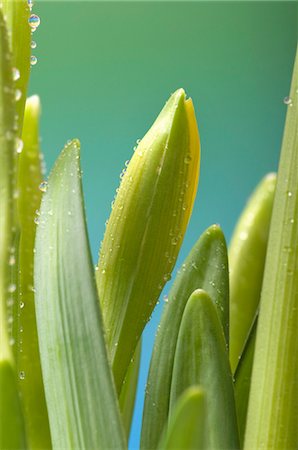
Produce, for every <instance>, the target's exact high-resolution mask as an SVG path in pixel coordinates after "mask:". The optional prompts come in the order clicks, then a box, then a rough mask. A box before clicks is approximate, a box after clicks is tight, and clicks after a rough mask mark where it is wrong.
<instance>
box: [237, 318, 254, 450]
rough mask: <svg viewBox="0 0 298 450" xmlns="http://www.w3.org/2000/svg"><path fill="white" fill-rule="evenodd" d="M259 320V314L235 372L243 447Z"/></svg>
mask: <svg viewBox="0 0 298 450" xmlns="http://www.w3.org/2000/svg"><path fill="white" fill-rule="evenodd" d="M257 322H258V316H257V315H256V316H255V319H254V322H253V326H252V328H251V330H250V333H249V335H248V339H247V340H246V343H245V346H244V349H243V352H242V354H241V358H240V360H239V363H238V365H237V369H236V372H235V401H236V410H237V419H238V427H239V436H240V445H241V448H242V447H243V441H244V434H245V426H246V416H247V408H248V398H249V391H250V382H251V372H252V365H253V358H254V350H255V341H256V334H257Z"/></svg>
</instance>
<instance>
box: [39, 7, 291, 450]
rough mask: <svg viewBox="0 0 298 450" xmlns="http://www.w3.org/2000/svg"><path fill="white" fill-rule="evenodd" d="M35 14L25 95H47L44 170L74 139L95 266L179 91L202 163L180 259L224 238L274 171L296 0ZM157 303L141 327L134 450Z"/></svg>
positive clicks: (48, 9)
mask: <svg viewBox="0 0 298 450" xmlns="http://www.w3.org/2000/svg"><path fill="white" fill-rule="evenodd" d="M34 12H35V13H37V14H39V15H40V17H41V26H40V28H39V29H38V30H37V31H36V33H35V35H34V38H35V40H36V41H37V44H38V47H37V49H36V50H34V54H36V56H37V57H38V64H37V66H36V67H34V68H32V78H31V88H30V91H31V93H38V94H39V95H40V97H41V101H42V106H43V114H42V122H41V136H42V148H43V151H44V153H45V158H46V161H47V165H48V168H51V166H52V164H53V162H54V160H55V158H56V157H57V156H58V154H59V152H60V150H61V149H62V147H63V145H64V143H65V142H66V141H67V140H68V139H70V138H74V137H78V138H79V139H80V141H81V144H82V166H83V172H84V175H83V184H84V193H85V199H86V210H87V217H88V228H89V233H90V242H91V248H92V254H93V258H94V263H95V262H96V259H97V252H98V248H99V243H100V240H101V239H102V237H103V232H104V222H105V220H106V219H107V217H108V215H109V211H110V203H111V201H112V199H113V196H114V193H115V190H116V187H117V186H118V184H119V174H120V172H121V170H122V168H123V167H124V162H125V160H127V159H129V158H130V156H131V154H132V149H133V147H134V145H135V142H136V140H137V139H138V138H140V137H142V136H143V135H144V133H145V132H146V130H147V129H148V128H149V127H150V125H151V124H152V122H153V120H154V119H155V117H156V115H157V114H158V112H159V111H160V109H161V108H162V106H163V104H164V102H165V101H166V100H167V98H168V96H169V95H170V94H171V92H173V91H174V90H176V89H177V88H179V87H184V88H185V90H186V92H187V94H188V95H189V96H191V97H192V99H193V101H194V105H195V109H196V112H197V118H198V123H199V130H200V135H201V146H202V153H201V156H202V159H201V176H200V182H199V190H198V195H197V199H196V202H195V206H194V211H193V216H192V219H191V222H190V224H189V228H188V231H187V234H186V237H185V240H184V244H183V247H182V250H181V253H180V257H179V260H178V265H180V264H181V263H182V261H183V259H184V258H185V256H186V255H187V253H188V251H189V250H190V248H191V246H192V245H193V244H194V242H195V241H196V239H197V238H198V236H199V235H200V233H201V232H202V231H203V230H204V229H205V228H206V227H207V226H209V225H210V224H212V223H220V224H221V226H222V228H223V230H224V232H225V235H226V237H227V240H229V238H230V236H231V232H232V230H233V227H234V224H235V221H236V219H237V217H238V215H239V213H240V211H241V209H242V207H243V205H244V203H245V201H246V200H247V197H248V195H249V194H250V192H251V191H252V189H253V188H254V186H255V185H256V183H258V181H259V180H260V179H261V177H262V176H263V175H264V174H265V173H267V172H270V171H274V170H276V169H277V164H278V156H279V150H280V145H281V139H282V130H283V124H284V119H285V113H286V106H285V105H284V104H283V98H284V97H285V96H286V95H287V94H288V92H289V85H290V76H291V70H292V63H293V59H294V53H295V48H296V42H297V4H296V3H293V2H264V3H262V2H255V3H251V2H247V3H246V2H239V3H237V2H231V3H228V2H219V3H217V2H211V3H207V2H206V3H205V2H198V3H195V2H189V3H188V2H173V3H171V2H164V3H163V2H156V3H155V2H139V3H136V2H131V3H130V2H123V1H121V2H119V3H117V2H98V3H95V2H90V3H88V2H85V1H84V2H65V3H63V2H54V3H50V2H40V3H39V4H36V6H35V7H34ZM169 288H170V283H169V285H167V286H166V288H165V290H164V292H163V293H162V295H165V294H167V292H168V290H169ZM161 309H162V302H161V304H160V305H159V307H158V308H157V310H156V312H155V313H154V315H153V318H152V321H151V322H150V324H149V325H148V326H147V329H146V331H145V334H144V351H143V356H142V369H141V376H140V382H139V391H138V398H137V405H136V414H135V417H134V423H133V429H132V435H131V439H130V448H131V449H132V448H137V447H138V439H139V433H140V425H141V411H142V402H143V392H144V386H145V382H146V373H147V370H148V364H149V358H150V352H151V348H152V344H153V340H154V334H155V330H156V326H157V323H158V321H159V318H160V313H161Z"/></svg>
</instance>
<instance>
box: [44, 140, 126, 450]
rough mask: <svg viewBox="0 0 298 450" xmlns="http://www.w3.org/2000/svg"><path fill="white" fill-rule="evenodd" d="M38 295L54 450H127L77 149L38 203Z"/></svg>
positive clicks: (67, 152)
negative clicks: (91, 247) (88, 230)
mask: <svg viewBox="0 0 298 450" xmlns="http://www.w3.org/2000/svg"><path fill="white" fill-rule="evenodd" d="M35 288H36V317H37V326H38V336H39V347H40V355H41V365H42V373H43V379H44V387H45V393H46V400H47V405H48V413H49V421H50V429H51V436H52V443H53V448H55V449H58V448H80V449H86V450H87V449H102V450H105V449H107V448H114V449H124V448H125V439H124V434H123V431H122V427H121V422H120V414H119V410H118V407H117V399H116V393H115V390H114V386H113V381H112V374H111V371H110V367H109V364H108V358H107V353H106V347H105V341H104V335H103V325H102V319H101V314H100V310H99V303H98V297H97V293H96V284H95V279H94V274H93V268H92V262H91V257H90V251H89V243H88V237H87V231H86V223H85V216H84V207H83V197H82V187H81V172H80V166H79V143H78V141H72V142H71V143H70V144H68V145H67V146H66V147H65V149H64V150H63V152H62V153H61V155H60V157H59V158H58V160H57V162H56V165H55V167H54V169H53V170H52V172H51V175H50V177H49V181H48V190H47V192H46V193H45V195H44V197H43V200H42V205H41V211H40V223H39V226H38V227H37V234H36V254H35Z"/></svg>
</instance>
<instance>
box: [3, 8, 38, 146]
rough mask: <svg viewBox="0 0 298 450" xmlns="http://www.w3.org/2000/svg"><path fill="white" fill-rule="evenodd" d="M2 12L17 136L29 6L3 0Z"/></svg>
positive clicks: (26, 62) (27, 60) (24, 85)
mask: <svg viewBox="0 0 298 450" xmlns="http://www.w3.org/2000/svg"><path fill="white" fill-rule="evenodd" d="M2 7H3V13H4V15H5V18H6V22H7V28H8V30H9V40H10V49H11V52H12V67H13V73H14V75H15V76H14V78H15V83H14V86H13V88H14V89H13V91H14V93H15V96H16V98H18V101H17V103H16V119H17V124H18V136H19V137H20V136H21V133H22V124H23V116H24V109H25V102H26V96H27V88H28V82H29V75H30V42H31V33H30V27H29V24H28V19H29V7H28V1H27V0H3V2H2Z"/></svg>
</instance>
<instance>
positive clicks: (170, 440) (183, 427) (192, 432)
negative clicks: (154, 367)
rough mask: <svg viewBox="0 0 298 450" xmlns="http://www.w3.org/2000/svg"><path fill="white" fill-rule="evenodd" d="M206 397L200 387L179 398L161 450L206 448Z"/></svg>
mask: <svg viewBox="0 0 298 450" xmlns="http://www.w3.org/2000/svg"><path fill="white" fill-rule="evenodd" d="M205 397H206V395H205V393H204V391H203V390H202V389H201V388H200V387H199V386H192V387H190V388H188V389H187V390H186V391H185V392H184V393H183V394H182V395H181V397H180V398H179V400H178V401H177V404H176V406H175V408H174V411H173V414H172V416H171V419H170V423H169V425H168V427H167V430H166V432H165V433H164V434H165V435H164V437H163V438H162V441H161V443H160V445H159V446H158V449H159V450H204V449H205V448H206V444H205V439H206V437H205V435H206V398H205Z"/></svg>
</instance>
